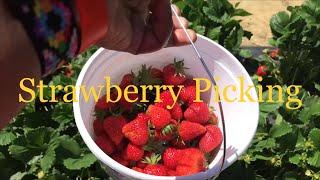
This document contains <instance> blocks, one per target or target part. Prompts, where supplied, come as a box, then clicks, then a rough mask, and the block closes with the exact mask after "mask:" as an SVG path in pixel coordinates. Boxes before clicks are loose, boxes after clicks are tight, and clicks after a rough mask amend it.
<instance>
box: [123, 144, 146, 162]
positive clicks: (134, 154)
mask: <svg viewBox="0 0 320 180" xmlns="http://www.w3.org/2000/svg"><path fill="white" fill-rule="evenodd" d="M125 153H126V157H127V159H128V160H132V161H139V160H140V159H141V158H142V157H143V154H144V150H143V149H142V148H141V147H138V146H136V145H134V144H131V143H129V144H128V146H127V148H126V150H125Z"/></svg>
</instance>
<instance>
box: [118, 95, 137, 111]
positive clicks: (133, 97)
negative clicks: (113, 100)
mask: <svg viewBox="0 0 320 180" xmlns="http://www.w3.org/2000/svg"><path fill="white" fill-rule="evenodd" d="M128 98H129V99H130V100H136V102H138V101H139V95H138V94H128ZM119 104H120V107H121V108H123V109H124V110H125V111H131V109H132V107H133V105H134V102H129V101H127V100H126V99H125V97H124V96H122V97H121V99H120V101H119Z"/></svg>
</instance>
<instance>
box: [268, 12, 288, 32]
mask: <svg viewBox="0 0 320 180" xmlns="http://www.w3.org/2000/svg"><path fill="white" fill-rule="evenodd" d="M289 22H290V17H289V14H288V13H287V12H285V11H281V12H279V13H277V14H276V15H273V16H272V18H271V20H270V27H271V30H272V32H273V33H277V34H284V33H285V32H286V26H287V25H288V24H289Z"/></svg>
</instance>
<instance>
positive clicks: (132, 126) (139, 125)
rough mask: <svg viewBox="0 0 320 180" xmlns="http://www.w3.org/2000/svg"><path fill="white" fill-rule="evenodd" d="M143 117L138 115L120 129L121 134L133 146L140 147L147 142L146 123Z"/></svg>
mask: <svg viewBox="0 0 320 180" xmlns="http://www.w3.org/2000/svg"><path fill="white" fill-rule="evenodd" d="M146 120H147V118H146V117H145V115H140V116H139V115H138V116H137V117H136V118H135V119H134V120H133V121H131V122H129V123H128V124H126V125H125V126H123V128H122V133H123V134H124V136H125V137H127V138H128V139H129V140H130V141H131V142H132V143H133V144H135V145H138V146H141V145H144V144H146V143H147V142H148V139H149V132H148V121H146Z"/></svg>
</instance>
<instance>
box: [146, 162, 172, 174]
mask: <svg viewBox="0 0 320 180" xmlns="http://www.w3.org/2000/svg"><path fill="white" fill-rule="evenodd" d="M143 172H144V173H146V174H151V175H155V176H166V175H167V168H166V167H165V166H163V165H160V164H149V165H147V166H146V167H145V168H144V170H143Z"/></svg>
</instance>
